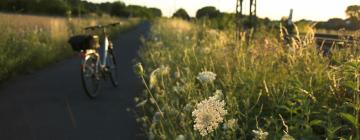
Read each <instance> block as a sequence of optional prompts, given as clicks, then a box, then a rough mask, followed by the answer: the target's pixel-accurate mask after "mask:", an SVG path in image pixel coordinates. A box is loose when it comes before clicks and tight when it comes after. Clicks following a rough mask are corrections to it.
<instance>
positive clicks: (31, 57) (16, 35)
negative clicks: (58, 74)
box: [0, 13, 137, 82]
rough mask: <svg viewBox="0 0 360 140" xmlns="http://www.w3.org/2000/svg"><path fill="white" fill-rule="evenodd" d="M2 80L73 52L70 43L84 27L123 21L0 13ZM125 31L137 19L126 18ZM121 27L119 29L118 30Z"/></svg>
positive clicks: (0, 75) (0, 68) (32, 69)
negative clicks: (70, 38)
mask: <svg viewBox="0 0 360 140" xmlns="http://www.w3.org/2000/svg"><path fill="white" fill-rule="evenodd" d="M0 19H1V20H0V32H1V34H0V82H1V81H4V80H6V79H8V78H9V77H11V76H13V75H16V74H19V73H28V72H31V71H34V70H37V69H39V68H42V67H44V66H46V65H48V64H50V63H53V62H56V61H59V60H62V59H64V58H67V57H69V56H71V55H72V54H73V52H72V50H71V48H70V47H69V46H68V44H67V40H68V38H69V37H70V36H71V35H74V34H81V33H84V31H83V30H82V28H83V27H86V26H90V25H96V24H99V23H101V24H103V23H111V22H115V21H117V22H118V21H120V20H119V19H116V18H99V19H95V18H93V19H90V18H89V19H76V18H75V19H71V20H69V19H66V18H58V17H45V16H30V15H16V14H3V13H0ZM122 22H124V23H125V24H124V26H122V27H120V28H119V29H118V30H124V29H125V28H130V26H134V25H135V24H136V22H137V21H135V20H134V21H133V20H131V21H125V20H123V21H122ZM118 30H117V31H118Z"/></svg>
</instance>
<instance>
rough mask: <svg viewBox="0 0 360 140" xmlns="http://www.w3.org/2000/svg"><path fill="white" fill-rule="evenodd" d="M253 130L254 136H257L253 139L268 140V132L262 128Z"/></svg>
mask: <svg viewBox="0 0 360 140" xmlns="http://www.w3.org/2000/svg"><path fill="white" fill-rule="evenodd" d="M252 132H253V133H254V136H255V137H254V138H253V140H266V138H267V136H268V135H269V133H268V132H266V131H263V130H261V129H259V130H253V131H252Z"/></svg>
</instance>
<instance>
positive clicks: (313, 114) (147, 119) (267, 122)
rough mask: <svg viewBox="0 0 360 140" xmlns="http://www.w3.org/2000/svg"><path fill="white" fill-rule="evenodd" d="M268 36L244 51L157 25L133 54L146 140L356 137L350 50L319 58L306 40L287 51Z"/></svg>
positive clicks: (190, 27)
mask: <svg viewBox="0 0 360 140" xmlns="http://www.w3.org/2000/svg"><path fill="white" fill-rule="evenodd" d="M272 32H273V29H269V30H261V33H259V34H262V35H258V36H257V38H256V39H255V40H253V41H251V42H250V44H249V45H246V44H247V43H245V42H244V41H240V42H236V41H235V40H234V36H233V35H234V33H233V32H232V31H218V30H212V29H209V28H207V27H204V26H203V25H198V24H194V23H189V22H185V21H182V20H165V19H161V20H159V21H157V22H155V23H154V24H153V27H152V29H151V37H150V38H149V39H147V40H144V47H143V48H142V49H141V51H140V52H139V54H140V57H139V62H141V63H142V66H143V67H144V72H143V74H144V75H141V74H140V76H142V77H143V78H144V79H145V80H144V84H146V85H147V86H148V87H149V89H148V90H146V91H144V95H143V96H140V97H137V98H136V99H135V101H137V103H138V104H137V107H138V108H139V109H140V110H141V113H139V114H138V121H139V122H140V123H142V124H143V126H144V127H143V128H144V130H145V132H146V134H147V136H148V137H149V139H179V140H180V139H194V140H197V139H261V140H262V139H281V138H283V139H292V138H295V139H326V138H327V139H339V138H345V139H358V138H360V131H359V130H360V125H359V119H358V118H359V110H360V107H359V106H360V101H359V99H360V97H359V86H360V77H359V74H360V58H359V50H358V49H356V46H355V47H350V48H345V49H334V50H332V51H333V55H332V57H324V56H323V55H322V53H321V52H319V50H317V49H316V45H315V44H314V43H313V42H311V41H308V40H311V39H309V38H308V39H307V41H304V42H303V43H300V46H299V47H298V48H287V47H283V43H281V42H279V41H277V40H278V39H277V38H276V36H275V35H273V34H272ZM310 37H311V36H310ZM138 66H140V65H138ZM201 72H210V73H211V72H212V73H214V74H216V76H215V80H214V81H211V79H212V78H213V75H211V74H207V75H204V74H203V73H201ZM204 78H205V79H206V78H208V80H209V82H203V79H204ZM200 79H201V80H200ZM148 93H150V94H148ZM150 95H153V96H150ZM214 100H215V101H214ZM222 101H224V103H225V105H224V106H223V108H222V105H221V102H222ZM223 109H224V110H226V113H224V112H222V113H221V112H219V111H221V110H223ZM199 110H200V112H201V111H202V112H201V113H199ZM224 114H225V115H224ZM199 120H201V121H200V122H199ZM199 124H201V125H202V126H204V127H205V128H207V129H206V130H203V131H201V130H199V128H201V127H199ZM195 127H196V128H195ZM212 130H213V131H212ZM204 131H207V132H208V133H207V134H205V135H204V133H200V132H204Z"/></svg>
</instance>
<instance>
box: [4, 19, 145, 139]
mask: <svg viewBox="0 0 360 140" xmlns="http://www.w3.org/2000/svg"><path fill="white" fill-rule="evenodd" d="M149 28H150V24H149V23H146V22H144V23H141V24H140V25H139V26H137V27H136V28H135V29H134V30H132V31H128V32H126V33H123V34H122V35H120V36H119V37H118V39H117V40H116V41H114V44H115V45H117V48H116V49H117V50H116V51H117V55H118V62H119V64H120V66H119V73H120V77H121V78H120V85H119V87H118V88H114V87H112V85H111V83H110V81H108V82H107V83H105V84H104V85H103V87H102V91H101V93H102V94H100V95H99V96H98V98H97V99H95V100H90V99H89V98H88V97H87V96H86V95H85V93H84V91H83V89H82V87H81V80H80V70H79V68H80V67H79V66H80V60H79V58H78V57H73V58H71V59H68V60H65V61H63V62H60V63H57V64H54V65H52V66H49V67H48V68H45V69H43V70H41V71H39V72H36V73H33V74H30V75H26V76H19V77H17V78H14V79H12V80H10V81H8V82H6V83H4V84H2V85H1V86H0V140H134V139H135V140H136V139H143V138H144V136H143V135H142V134H140V131H141V130H140V126H139V124H137V123H136V121H135V117H134V114H133V113H131V112H128V111H127V108H134V106H135V105H134V104H135V103H134V100H133V99H134V97H135V96H136V95H139V94H141V89H142V86H141V83H140V80H138V78H137V77H136V76H135V74H134V73H133V68H132V66H133V64H134V63H133V61H132V60H133V59H134V58H136V56H137V50H138V49H139V46H141V42H140V36H142V35H145V34H146V33H147V32H148V31H149Z"/></svg>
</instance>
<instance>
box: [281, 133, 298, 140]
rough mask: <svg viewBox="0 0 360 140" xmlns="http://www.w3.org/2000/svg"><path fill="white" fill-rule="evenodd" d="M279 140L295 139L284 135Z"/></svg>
mask: <svg viewBox="0 0 360 140" xmlns="http://www.w3.org/2000/svg"><path fill="white" fill-rule="evenodd" d="M281 140H295V139H294V137H292V136H290V135H289V134H287V133H285V135H284V136H282V137H281Z"/></svg>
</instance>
